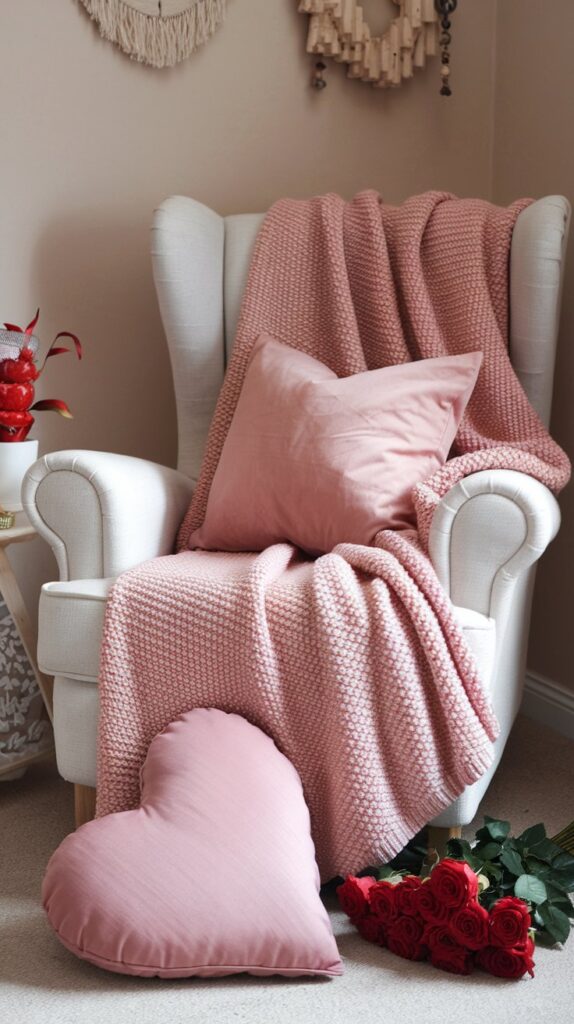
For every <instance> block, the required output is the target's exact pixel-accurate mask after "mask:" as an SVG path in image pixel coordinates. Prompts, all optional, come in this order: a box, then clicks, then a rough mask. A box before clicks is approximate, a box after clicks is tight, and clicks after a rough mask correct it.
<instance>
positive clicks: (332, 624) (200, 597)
mask: <svg viewBox="0 0 574 1024" xmlns="http://www.w3.org/2000/svg"><path fill="white" fill-rule="evenodd" d="M525 205H526V204H525V202H519V203H515V204H513V205H512V206H510V207H509V208H507V209H501V208H498V207H494V206H492V205H490V204H489V203H486V202H483V201H480V200H459V199H456V198H455V197H453V196H451V195H449V194H446V193H438V192H430V193H426V194H424V195H421V196H416V197H414V198H412V199H409V200H407V202H405V203H403V204H402V205H401V206H398V207H392V206H388V205H384V204H382V203H381V201H380V199H379V197H378V196H377V195H376V194H375V193H373V192H364V193H360V194H359V195H358V196H356V197H355V199H354V200H352V201H351V202H348V203H347V202H344V201H343V200H342V199H341V198H339V197H338V196H335V195H327V196H322V197H317V198H314V199H311V200H306V201H294V200H282V201H281V202H279V203H277V204H276V205H275V206H274V207H273V208H272V209H271V210H270V212H269V213H268V214H267V217H266V219H265V221H264V224H263V226H262V228H261V231H260V233H259V236H258V238H257V242H256V245H255V250H254V254H253V258H252V261H251V267H250V272H249V279H248V285H247V289H246V293H245V297H244V300H243V306H242V311H241V315H240V320H239V325H238V330H237V336H236V340H235V345H234V349H233V354H232V358H231V360H230V365H229V368H228V370H227V374H226V378H225V382H224V384H223V387H222V390H221V394H220V397H219V402H218V405H217V408H216V412H215V415H214V419H213V422H212V425H211V430H210V434H209V438H208V442H207V447H206V451H205V456H204V461H203V466H202V471H201V475H200V479H199V481H198V484H197V487H196V490H195V493H194V497H193V501H192V503H191V506H190V509H189V511H188V513H187V515H186V517H185V519H184V522H183V524H182V527H181V530H180V534H179V541H178V546H179V553H178V554H176V555H170V556H167V557H163V558H157V559H154V560H152V561H150V562H147V563H145V564H144V565H142V566H139V567H137V568H136V569H133V570H131V571H129V572H127V573H124V574H123V575H122V576H120V577H119V579H118V580H117V582H116V583H115V585H114V587H113V589H112V591H111V595H110V597H109V599H108V603H107V611H106V621H105V627H104V642H103V648H102V662H101V679H100V706H101V714H100V732H99V743H98V814H99V815H102V814H106V813H109V812H111V811H119V810H124V809H127V808H130V807H134V806H137V804H138V802H139V770H140V768H141V765H142V763H143V760H144V758H145V754H146V751H147V748H148V746H149V743H150V742H151V740H152V739H153V737H154V736H155V735H156V734H157V733H158V732H159V731H161V729H163V728H164V727H165V726H166V725H167V724H168V723H169V722H170V721H171V720H172V719H174V718H176V717H177V716H178V715H179V714H181V713H182V712H184V711H188V710H189V709H190V708H193V707H217V708H221V709H223V710H226V711H233V712H236V713H238V714H241V715H244V716H245V717H246V718H247V719H249V721H251V722H253V723H254V724H255V725H258V726H260V727H261V728H262V729H263V730H264V731H265V732H267V733H268V734H269V735H271V736H272V737H273V738H274V740H275V742H276V743H277V745H278V746H279V747H280V749H281V750H282V751H283V752H284V753H285V754H286V755H287V757H288V758H290V760H291V761H292V762H293V764H294V765H295V767H296V768H297V770H298V771H299V773H300V775H301V779H302V781H303V786H304V791H305V796H306V799H307V803H308V805H309V809H310V812H311V821H312V828H313V836H314V840H315V845H316V851H317V859H318V863H319V868H320V871H321V876H322V878H323V879H328V878H331V877H333V876H335V875H337V874H345V873H346V872H348V871H353V870H357V869H359V868H361V867H364V866H365V865H367V864H372V863H377V862H380V861H385V860H388V859H389V858H391V857H392V856H393V855H394V854H396V853H397V852H398V851H399V850H400V849H402V847H403V846H404V845H405V843H406V842H407V841H408V839H409V838H410V837H411V836H412V835H414V834H415V832H417V831H418V829H419V828H421V827H422V826H423V825H424V824H425V823H426V822H427V821H428V820H429V819H431V818H432V817H434V816H435V815H436V814H437V813H438V812H439V811H441V810H442V809H443V808H444V807H446V806H448V804H449V803H451V802H452V800H453V799H455V798H456V796H457V795H458V794H460V793H461V792H462V790H463V789H464V788H465V786H467V785H469V784H470V783H472V782H474V781H475V780H476V779H478V778H479V777H480V776H481V775H482V774H483V773H484V771H485V770H486V769H487V767H488V766H489V764H490V763H491V761H492V740H493V739H494V738H495V736H496V733H497V723H496V720H495V717H494V715H493V712H492V709H491V707H490V704H489V701H488V698H487V696H486V694H485V691H484V689H483V686H482V683H481V680H480V679H479V677H478V673H477V670H476V667H475V664H474V661H473V658H472V656H471V654H470V652H469V651H468V648H467V646H466V643H465V641H464V637H463V635H462V632H461V629H460V627H459V626H458V624H457V622H456V620H455V618H454V615H453V612H452V607H451V604H450V601H449V599H448V598H447V597H446V595H445V593H444V591H443V589H442V587H441V585H440V583H439V581H438V579H437V577H436V574H435V572H434V569H433V567H432V565H431V562H430V560H429V558H428V555H427V553H426V545H427V540H428V534H429V529H430V524H431V521H432V515H433V512H434V509H435V508H436V505H437V503H438V502H439V501H440V499H441V497H442V496H443V495H444V494H445V493H446V492H447V491H448V490H449V488H450V487H452V485H453V484H455V483H456V482H457V481H458V480H460V479H461V478H462V477H464V476H466V475H468V474H469V473H473V472H476V471H478V470H482V469H493V468H494V469H496V468H503V469H515V470H519V471H522V472H525V473H529V474H531V475H532V476H535V477H537V478H538V479H539V480H541V481H542V482H543V483H545V484H546V485H547V486H549V487H550V488H552V489H553V490H554V491H558V490H559V489H560V488H561V487H562V486H563V485H564V484H565V483H566V481H567V479H568V476H569V463H568V460H567V458H566V456H565V455H564V453H563V452H562V451H561V449H560V448H559V447H558V446H557V445H556V444H555V443H554V441H552V439H551V438H550V437H549V435H548V433H547V431H546V430H545V428H544V426H543V424H542V423H541V421H540V420H539V418H538V416H537V415H536V413H535V412H534V410H533V409H532V407H531V406H530V404H529V403H528V400H527V398H526V396H525V394H524V392H523V390H522V387H521V385H520V383H519V381H518V379H517V378H516V375H515V374H514V371H513V369H512V366H511V364H510V360H509V357H508V350H507V335H508V262H509V248H510V239H511V235H512V229H513V226H514V223H515V220H516V217H517V216H518V214H519V213H520V211H521V210H522V209H523V207H524V206H525ZM263 331H264V332H267V333H268V334H271V335H272V336H273V337H275V338H277V339H278V340H279V341H282V342H284V343H285V344H287V345H292V346H294V347H296V348H299V349H301V350H303V351H304V352H307V353H309V354H310V355H312V356H314V357H315V358H317V359H319V360H321V361H322V362H324V363H326V364H327V365H328V366H329V367H330V368H331V369H332V370H333V371H334V372H335V373H337V374H338V375H339V376H347V375H349V374H352V373H358V372H361V371H363V370H366V369H375V368H377V367H381V366H389V365H392V364H394V363H402V362H406V361H408V360H411V359H421V358H429V357H433V356H442V355H447V354H456V353H461V352H469V351H475V350H477V349H482V350H483V352H484V361H483V366H482V369H481V371H480V375H479V379H478V382H477V385H476V388H475V390H474V393H473V396H472V398H471V401H470V403H469V405H468V408H467V411H466V414H465V417H464V419H463V422H462V425H461V428H460V430H459V433H458V435H457V439H456V442H455V448H454V451H453V453H452V455H453V457H452V458H451V459H450V460H449V461H448V462H447V463H446V465H445V466H444V467H443V468H442V469H441V470H440V471H439V472H437V473H435V474H433V476H432V477H431V478H430V479H428V480H426V481H422V482H421V483H420V485H418V486H417V487H416V488H415V491H414V492H413V499H414V503H415V508H416V512H417V523H418V534H417V533H415V532H414V531H408V532H402V533H395V532H391V531H381V532H380V533H379V534H378V535H377V537H376V538H375V542H374V545H373V546H372V547H362V546H358V545H352V544H340V545H338V547H337V548H335V549H334V551H333V552H332V553H330V554H327V555H324V556H322V557H321V558H318V559H317V560H316V561H313V560H311V559H308V558H306V557H305V556H304V555H303V554H302V553H301V552H299V551H298V550H296V549H295V548H293V547H292V546H291V545H289V544H286V543H285V544H276V545H273V546H272V547H270V548H268V549H267V550H266V551H263V552H260V553H254V554H246V553H239V554H234V553H218V552H203V551H190V550H188V549H187V540H188V538H189V536H190V534H191V532H192V531H193V530H194V529H197V528H198V527H199V526H200V525H201V523H202V522H203V518H204V515H205V509H206V504H207V497H208V495H209V489H210V485H211V482H212V479H213V475H214V473H215V469H216V467H217V463H218V459H219V456H220V453H221V449H222V446H223V443H224V441H225V437H226V434H227V431H228V429H229V425H230V423H231V419H232V417H233V412H234V409H235V406H236V403H237V400H238V396H239V394H240V391H241V385H242V381H243V378H244V375H245V371H246V366H247V362H248V358H249V354H250V351H251V347H252V345H253V342H254V341H255V339H256V337H257V336H258V335H259V334H260V333H261V332H263ZM277 799H278V801H280V800H281V794H280V793H278V794H277ZM229 844H230V847H232V846H233V836H232V835H230V836H229Z"/></svg>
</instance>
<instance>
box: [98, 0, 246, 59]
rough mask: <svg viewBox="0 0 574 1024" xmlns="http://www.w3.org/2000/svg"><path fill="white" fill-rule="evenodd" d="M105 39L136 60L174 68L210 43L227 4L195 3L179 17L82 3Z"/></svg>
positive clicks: (103, 1) (107, 0) (106, 0)
mask: <svg viewBox="0 0 574 1024" xmlns="http://www.w3.org/2000/svg"><path fill="white" fill-rule="evenodd" d="M81 2H82V4H83V5H84V7H85V8H86V10H87V12H88V14H89V15H90V17H91V18H92V19H93V20H94V21H95V22H97V24H98V26H99V29H100V34H101V35H102V36H103V37H104V39H109V40H110V42H112V43H116V45H117V46H119V47H121V49H122V50H123V51H124V53H127V54H129V56H130V57H131V58H132V59H133V60H137V61H140V62H141V63H143V64H150V65H151V66H152V67H154V68H165V67H173V65H174V64H177V63H178V62H179V61H181V60H185V59H186V57H189V55H190V54H191V53H193V51H194V50H196V49H197V47H198V46H202V45H203V43H205V42H207V40H208V39H209V37H210V36H211V35H212V34H213V33H214V32H215V30H216V28H218V27H219V26H220V25H221V23H222V22H223V20H224V18H225V2H226V0H196V2H195V3H194V4H193V6H192V7H189V8H188V9H187V10H186V11H182V12H181V13H180V14H172V15H168V16H166V17H161V16H159V15H157V16H156V15H149V14H142V13H141V12H140V11H136V10H135V9H134V8H133V7H130V6H129V5H128V4H126V3H124V2H123V0H81Z"/></svg>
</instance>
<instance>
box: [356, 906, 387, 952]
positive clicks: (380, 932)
mask: <svg viewBox="0 0 574 1024" xmlns="http://www.w3.org/2000/svg"><path fill="white" fill-rule="evenodd" d="M355 928H356V929H357V931H358V933H359V935H362V937H363V938H364V939H366V940H367V942H376V944H377V946H385V945H386V936H385V929H384V928H383V925H382V922H381V920H380V918H379V917H375V915H374V914H370V913H367V914H364V916H363V917H358V918H357V919H356V921H355Z"/></svg>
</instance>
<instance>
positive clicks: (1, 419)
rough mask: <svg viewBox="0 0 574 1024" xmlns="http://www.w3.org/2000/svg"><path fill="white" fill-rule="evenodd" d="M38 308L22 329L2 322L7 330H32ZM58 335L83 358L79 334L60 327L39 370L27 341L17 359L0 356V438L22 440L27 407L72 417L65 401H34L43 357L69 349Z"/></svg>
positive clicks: (25, 332) (28, 419)
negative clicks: (60, 342) (33, 403)
mask: <svg viewBox="0 0 574 1024" xmlns="http://www.w3.org/2000/svg"><path fill="white" fill-rule="evenodd" d="M39 315H40V311H39V310H38V312H37V313H36V316H35V317H34V319H33V320H31V321H30V323H29V324H28V326H27V327H26V329H25V330H22V328H21V327H17V326H16V325H15V324H4V326H5V327H6V329H7V330H9V331H14V332H16V333H18V334H22V335H28V336H30V335H31V334H32V331H33V330H34V327H35V326H36V324H37V322H38V317H39ZM59 338H70V339H71V340H72V341H73V343H74V347H75V350H76V354H77V356H78V359H81V358H82V346H81V344H80V340H79V338H77V337H76V335H75V334H70V332H69V331H60V333H59V334H57V335H56V337H55V338H54V341H53V342H52V344H51V345H50V348H49V349H48V352H47V354H46V358H45V359H44V363H43V365H42V369H41V370H38V369H37V367H36V365H35V363H34V353H33V351H32V349H31V348H28V346H27V345H25V346H24V348H22V349H21V350H20V352H19V354H18V357H17V358H16V359H2V360H0V441H3V442H6V441H24V439H25V438H26V436H27V434H28V432H29V430H30V428H31V426H32V424H33V422H34V417H33V416H32V415H31V412H30V411H29V410H32V411H34V410H43V409H49V410H51V411H53V412H57V413H59V414H60V416H65V417H67V418H71V416H72V414H71V412H70V410H69V409H68V406H67V405H66V403H65V402H62V401H61V400H60V399H58V398H43V399H42V400H41V401H39V402H36V404H35V405H32V402H33V401H34V384H33V382H34V381H35V380H37V379H38V377H39V376H40V373H41V372H42V370H43V369H44V366H45V365H46V360H47V359H49V358H50V357H51V356H57V355H61V354H63V353H64V352H69V351H70V350H69V349H68V348H67V347H66V346H63V345H59V346H57V345H56V341H58V339H59Z"/></svg>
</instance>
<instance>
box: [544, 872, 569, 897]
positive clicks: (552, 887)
mask: <svg viewBox="0 0 574 1024" xmlns="http://www.w3.org/2000/svg"><path fill="white" fill-rule="evenodd" d="M544 885H545V886H546V892H547V893H548V899H549V900H550V902H551V903H554V902H555V901H556V900H568V892H567V890H566V889H565V888H564V886H563V885H560V883H559V882H556V881H555V879H553V878H551V879H550V878H547V879H544Z"/></svg>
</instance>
